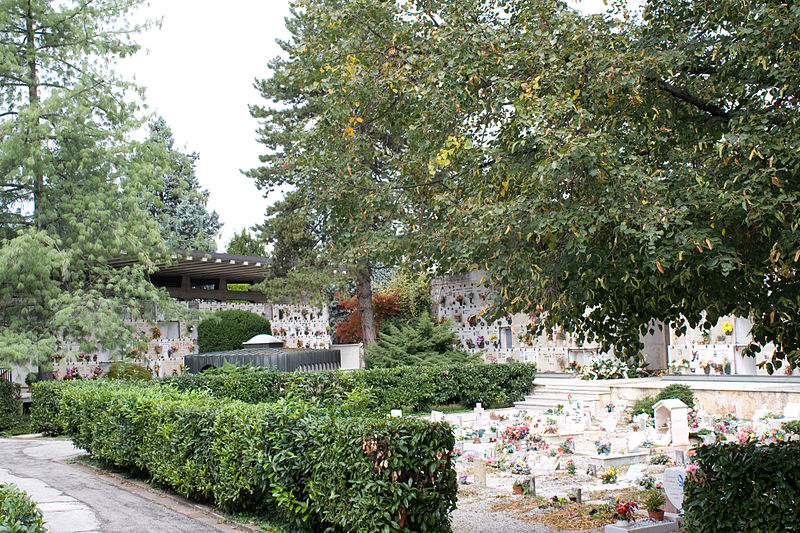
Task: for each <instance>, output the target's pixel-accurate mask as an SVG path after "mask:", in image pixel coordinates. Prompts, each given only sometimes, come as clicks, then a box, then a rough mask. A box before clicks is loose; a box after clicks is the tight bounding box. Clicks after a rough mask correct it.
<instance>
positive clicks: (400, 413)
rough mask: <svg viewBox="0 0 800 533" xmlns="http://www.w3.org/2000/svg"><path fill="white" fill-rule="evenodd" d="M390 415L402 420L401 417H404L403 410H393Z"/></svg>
mask: <svg viewBox="0 0 800 533" xmlns="http://www.w3.org/2000/svg"><path fill="white" fill-rule="evenodd" d="M390 414H391V415H392V417H393V418H400V417H401V416H403V410H402V409H392V411H391V413H390Z"/></svg>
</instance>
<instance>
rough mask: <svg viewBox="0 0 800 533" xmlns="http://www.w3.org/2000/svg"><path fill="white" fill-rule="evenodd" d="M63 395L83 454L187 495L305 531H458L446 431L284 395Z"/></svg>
mask: <svg viewBox="0 0 800 533" xmlns="http://www.w3.org/2000/svg"><path fill="white" fill-rule="evenodd" d="M56 389H58V390H60V396H59V397H58V400H57V402H56V403H57V404H58V408H57V411H58V412H57V415H56V418H57V419H58V425H59V427H61V428H63V429H64V430H65V432H67V433H68V434H70V435H71V436H72V437H73V441H74V442H75V444H76V446H79V447H82V448H84V449H86V450H87V451H89V452H90V453H92V454H93V455H95V456H96V457H98V458H100V459H103V460H105V461H108V462H110V463H112V464H115V465H119V466H122V467H125V468H135V467H138V468H141V469H142V470H143V471H144V472H145V473H146V474H147V475H149V476H150V477H151V478H152V479H153V480H155V481H156V482H159V483H162V484H164V485H166V486H168V487H170V488H172V489H174V490H176V491H177V492H178V493H180V494H183V495H186V496H193V497H200V498H207V499H214V500H215V501H216V502H217V503H218V504H220V505H222V506H223V507H226V508H238V509H242V510H255V509H263V508H265V507H266V508H268V509H270V510H273V511H277V512H279V513H280V514H281V515H282V516H284V517H285V518H287V519H289V520H292V521H294V522H295V523H296V525H297V526H299V527H300V528H302V529H303V530H306V531H322V530H326V529H331V530H339V531H342V530H345V531H387V532H391V531H397V532H400V531H403V532H410V531H430V532H442V533H446V532H449V531H450V526H449V519H448V513H449V511H450V510H452V509H453V508H454V507H455V497H456V483H455V471H454V470H453V465H452V456H451V450H452V449H453V446H454V438H453V434H452V431H451V429H450V428H449V426H448V425H446V424H441V423H430V422H425V421H421V420H417V419H386V418H385V417H374V418H373V417H367V416H350V414H349V413H350V411H348V410H344V411H342V410H334V409H320V408H318V407H315V406H313V405H309V404H307V403H303V402H297V401H295V400H291V399H288V398H284V399H281V400H280V401H278V402H276V403H275V404H258V405H250V404H246V403H243V402H239V401H235V400H233V401H232V400H229V399H224V400H222V399H216V398H213V397H212V396H211V395H209V394H208V393H207V392H204V391H193V392H188V393H187V392H179V391H178V390H176V388H174V387H170V386H164V385H159V384H154V385H145V384H141V383H125V382H119V381H117V382H113V381H111V382H78V383H75V384H72V383H69V384H67V383H60V384H59V386H58V387H56ZM43 391H44V389H42V390H37V393H38V394H39V395H41V394H42V392H43ZM344 403H345V404H347V402H346V401H345V402H344Z"/></svg>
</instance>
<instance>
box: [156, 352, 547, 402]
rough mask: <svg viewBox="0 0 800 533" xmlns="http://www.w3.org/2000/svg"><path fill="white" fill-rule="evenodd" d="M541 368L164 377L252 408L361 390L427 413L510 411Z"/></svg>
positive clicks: (516, 366)
mask: <svg viewBox="0 0 800 533" xmlns="http://www.w3.org/2000/svg"><path fill="white" fill-rule="evenodd" d="M535 376H536V366H535V365H531V364H527V363H504V364H492V365H484V364H474V365H465V366H445V367H432V366H431V367H428V366H408V367H397V368H377V369H367V370H354V371H348V372H343V371H330V372H292V373H286V372H278V371H276V370H272V369H261V370H256V369H254V370H253V371H250V372H235V373H229V374H184V375H183V376H176V377H169V378H163V379H161V380H159V381H160V382H161V383H167V384H169V385H170V386H172V387H174V388H176V389H177V390H182V391H188V390H195V389H202V390H207V391H208V392H210V393H211V394H212V395H214V396H216V397H220V398H231V399H236V400H241V401H245V402H249V403H258V402H274V401H276V400H277V399H279V398H281V397H283V396H286V395H289V396H291V397H293V398H295V399H305V400H311V399H315V400H316V401H318V402H321V403H322V404H325V405H329V406H330V405H334V404H336V403H337V402H338V401H341V400H342V399H343V398H344V397H345V396H346V395H347V394H348V393H351V392H353V391H354V390H357V389H365V390H370V391H372V393H373V395H374V400H375V401H374V408H375V409H377V410H379V411H382V412H386V411H388V410H390V409H398V408H402V409H404V410H406V411H422V410H425V409H428V408H430V407H431V406H432V405H444V404H453V403H459V404H461V405H463V406H465V407H468V408H471V407H472V406H474V405H475V403H476V402H481V403H483V405H485V406H487V407H493V406H498V407H499V406H506V405H509V404H510V403H511V402H515V401H519V400H522V399H523V398H524V397H525V395H526V394H528V393H529V392H530V389H531V386H532V385H533V379H534V377H535Z"/></svg>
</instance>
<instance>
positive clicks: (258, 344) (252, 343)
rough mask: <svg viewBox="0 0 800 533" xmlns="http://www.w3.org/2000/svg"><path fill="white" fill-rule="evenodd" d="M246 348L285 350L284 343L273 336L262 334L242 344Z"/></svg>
mask: <svg viewBox="0 0 800 533" xmlns="http://www.w3.org/2000/svg"><path fill="white" fill-rule="evenodd" d="M242 344H243V345H244V347H245V348H283V341H282V340H280V339H279V338H277V337H273V336H272V335H267V334H266V333H262V334H261V335H256V336H255V337H253V338H252V339H250V340H249V341H247V342H244V343H242Z"/></svg>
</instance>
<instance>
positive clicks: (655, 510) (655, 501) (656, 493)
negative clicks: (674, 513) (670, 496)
mask: <svg viewBox="0 0 800 533" xmlns="http://www.w3.org/2000/svg"><path fill="white" fill-rule="evenodd" d="M665 501H666V499H665V498H664V493H663V492H661V489H657V488H652V489H649V490H646V491H645V493H644V502H643V503H644V505H645V507H647V515H648V516H649V517H650V518H652V519H653V520H664V503H665Z"/></svg>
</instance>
